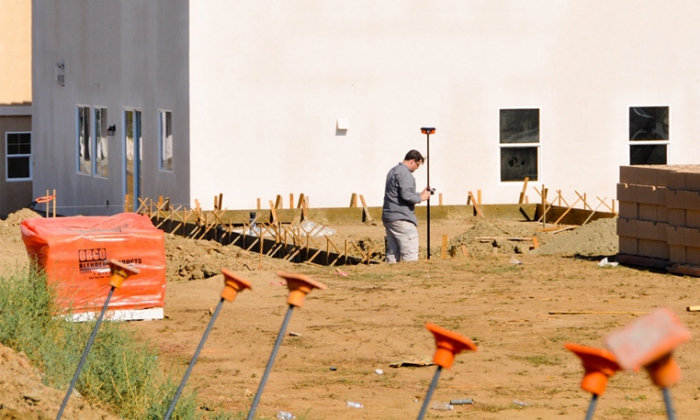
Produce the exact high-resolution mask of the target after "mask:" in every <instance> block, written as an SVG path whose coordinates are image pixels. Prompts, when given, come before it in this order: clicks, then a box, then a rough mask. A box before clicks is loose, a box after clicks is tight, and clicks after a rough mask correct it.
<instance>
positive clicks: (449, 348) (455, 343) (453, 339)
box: [425, 323, 476, 369]
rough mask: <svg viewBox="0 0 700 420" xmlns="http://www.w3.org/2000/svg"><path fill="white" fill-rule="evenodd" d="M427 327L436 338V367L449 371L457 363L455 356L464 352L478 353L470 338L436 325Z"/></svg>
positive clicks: (428, 324)
mask: <svg viewBox="0 0 700 420" xmlns="http://www.w3.org/2000/svg"><path fill="white" fill-rule="evenodd" d="M425 327H426V328H427V329H428V331H430V332H431V333H433V335H434V336H435V345H436V346H437V349H436V350H435V355H434V356H433V362H435V364H436V365H438V366H441V367H444V368H445V369H449V368H450V367H451V366H452V363H454V361H455V355H456V354H457V353H461V352H462V351H464V350H471V351H476V345H475V344H474V343H473V342H472V340H470V339H469V338H467V337H465V336H463V335H460V334H457V333H456V332H452V331H450V330H446V329H445V328H442V327H439V326H437V325H435V324H431V323H427V324H425Z"/></svg>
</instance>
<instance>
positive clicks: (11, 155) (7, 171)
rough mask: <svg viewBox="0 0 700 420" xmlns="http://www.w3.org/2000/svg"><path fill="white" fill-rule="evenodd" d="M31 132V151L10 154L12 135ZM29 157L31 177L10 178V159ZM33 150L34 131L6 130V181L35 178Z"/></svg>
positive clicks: (22, 180)
mask: <svg viewBox="0 0 700 420" xmlns="http://www.w3.org/2000/svg"><path fill="white" fill-rule="evenodd" d="M19 134H29V153H17V154H10V152H9V151H8V150H7V148H8V141H9V140H10V138H9V137H10V135H19ZM18 158H23V159H24V158H28V159H29V177H27V178H10V159H18ZM32 160H33V152H32V132H31V131H6V132H5V182H26V181H33V180H34V171H33V168H32V166H33V165H32Z"/></svg>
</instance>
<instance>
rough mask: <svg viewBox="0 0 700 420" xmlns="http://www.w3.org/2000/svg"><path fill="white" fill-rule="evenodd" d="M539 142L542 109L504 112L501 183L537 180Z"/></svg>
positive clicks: (508, 110)
mask: <svg viewBox="0 0 700 420" xmlns="http://www.w3.org/2000/svg"><path fill="white" fill-rule="evenodd" d="M539 143H540V110H539V109H502V110H501V113H500V147H501V182H515V181H524V180H525V177H528V178H529V179H530V181H537V174H538V172H539V171H538V160H539V148H540V145H539Z"/></svg>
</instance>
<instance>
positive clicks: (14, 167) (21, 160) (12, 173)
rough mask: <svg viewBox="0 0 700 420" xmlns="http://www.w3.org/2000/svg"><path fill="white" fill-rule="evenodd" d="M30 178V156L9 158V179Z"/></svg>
mask: <svg viewBox="0 0 700 420" xmlns="http://www.w3.org/2000/svg"><path fill="white" fill-rule="evenodd" d="M17 178H29V157H28V156H27V157H8V158H7V179H17Z"/></svg>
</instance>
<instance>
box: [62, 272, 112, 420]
mask: <svg viewBox="0 0 700 420" xmlns="http://www.w3.org/2000/svg"><path fill="white" fill-rule="evenodd" d="M113 294H114V286H112V287H111V288H110V289H109V294H108V295H107V299H106V300H105V304H104V306H102V312H100V316H99V317H97V322H95V327H94V328H93V329H92V334H90V339H89V340H88V342H87V345H86V346H85V350H84V351H83V355H82V357H81V358H80V363H78V368H77V369H76V370H75V375H73V380H72V381H71V382H70V386H69V387H68V392H66V396H65V397H64V398H63V403H61V408H60V409H59V410H58V415H57V416H56V420H59V419H60V418H61V416H63V410H65V408H66V405H67V404H68V399H70V394H71V393H72V392H73V388H75V384H76V383H77V382H78V377H80V371H81V370H82V368H83V365H84V364H85V360H87V355H88V353H90V348H91V347H92V343H93V342H94V341H95V337H96V336H97V330H99V329H100V324H102V318H103V317H104V315H105V312H107V305H109V300H110V299H112V295H113Z"/></svg>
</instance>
